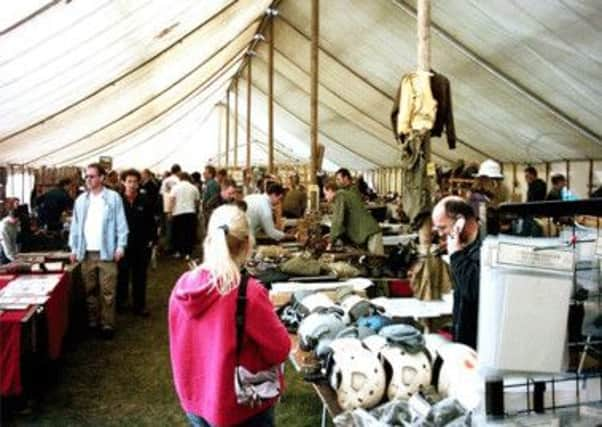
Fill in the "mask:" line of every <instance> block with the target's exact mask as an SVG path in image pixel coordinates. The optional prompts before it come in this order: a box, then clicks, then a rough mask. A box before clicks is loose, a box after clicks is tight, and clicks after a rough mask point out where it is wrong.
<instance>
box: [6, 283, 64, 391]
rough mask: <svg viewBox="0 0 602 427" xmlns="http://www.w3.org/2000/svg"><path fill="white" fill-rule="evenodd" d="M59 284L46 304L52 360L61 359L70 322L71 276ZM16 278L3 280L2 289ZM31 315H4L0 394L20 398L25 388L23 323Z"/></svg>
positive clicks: (16, 312) (49, 354)
mask: <svg viewBox="0 0 602 427" xmlns="http://www.w3.org/2000/svg"><path fill="white" fill-rule="evenodd" d="M55 276H57V280H58V284H57V285H56V287H55V288H54V290H53V291H52V292H51V293H50V298H49V299H48V301H47V302H46V304H45V309H46V318H47V320H48V356H49V357H50V358H51V359H57V358H58V357H59V356H60V355H61V349H62V345H63V338H64V336H65V332H66V331H67V325H68V321H69V276H68V275H67V274H66V273H61V274H58V275H55ZM13 278H14V276H13V277H10V279H9V280H6V278H5V276H0V289H1V288H3V287H4V286H6V284H7V283H8V282H9V281H10V280H12V279H13ZM28 313H29V309H26V310H10V311H5V312H3V313H2V314H0V394H1V395H3V396H8V395H18V394H20V393H21V392H22V391H23V388H22V384H21V359H20V356H21V321H22V320H23V319H24V318H25V316H26V315H27V314H28Z"/></svg>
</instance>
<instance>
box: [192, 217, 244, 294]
mask: <svg viewBox="0 0 602 427" xmlns="http://www.w3.org/2000/svg"><path fill="white" fill-rule="evenodd" d="M203 248H204V259H203V263H202V264H201V265H200V267H199V268H202V269H205V270H207V271H209V273H210V275H211V280H212V282H213V286H214V288H215V289H216V290H217V291H218V292H219V293H220V294H222V295H223V294H227V293H228V292H230V291H231V290H232V289H234V288H235V287H236V286H238V283H239V282H240V268H241V266H242V265H243V264H244V262H245V261H246V259H247V256H248V251H249V248H250V244H249V223H248V221H247V217H246V215H245V213H244V212H243V211H241V210H240V209H239V208H238V207H237V206H234V205H224V206H220V207H219V208H217V209H216V210H214V211H213V213H212V214H211V218H210V219H209V224H208V226H207V237H206V238H205V242H204V243H203Z"/></svg>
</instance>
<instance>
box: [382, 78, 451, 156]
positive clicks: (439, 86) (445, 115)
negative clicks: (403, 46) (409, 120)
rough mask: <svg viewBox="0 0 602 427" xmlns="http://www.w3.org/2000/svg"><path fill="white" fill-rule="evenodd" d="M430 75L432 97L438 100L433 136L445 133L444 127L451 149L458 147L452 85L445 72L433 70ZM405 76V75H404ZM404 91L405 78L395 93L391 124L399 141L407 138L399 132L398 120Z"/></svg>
mask: <svg viewBox="0 0 602 427" xmlns="http://www.w3.org/2000/svg"><path fill="white" fill-rule="evenodd" d="M431 74H432V75H431V77H430V90H431V93H432V97H433V98H434V99H435V101H436V114H435V120H434V123H433V125H432V129H431V136H437V137H439V136H441V134H442V133H443V127H445V131H446V134H447V146H448V147H449V149H450V150H453V149H454V148H456V130H455V127H454V115H453V109H452V99H451V86H450V83H449V80H448V79H447V77H445V76H444V75H443V74H439V73H436V72H434V71H433V72H432V73H431ZM404 77H405V76H404ZM402 92H405V90H404V88H403V78H402V80H401V82H400V84H399V87H398V88H397V92H396V93H395V98H394V100H393V109H392V110H391V125H392V128H393V134H394V135H395V139H396V140H397V141H398V142H400V143H401V142H403V141H404V140H405V136H406V135H405V134H399V133H398V131H397V129H398V120H399V119H400V115H401V114H400V99H401V96H402Z"/></svg>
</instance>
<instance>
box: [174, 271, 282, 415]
mask: <svg viewBox="0 0 602 427" xmlns="http://www.w3.org/2000/svg"><path fill="white" fill-rule="evenodd" d="M237 295H238V287H237V288H235V289H234V290H233V291H231V292H230V293H228V294H226V295H220V294H219V293H218V292H217V291H215V290H213V289H212V287H211V283H210V281H209V274H208V272H207V271H206V270H200V269H197V270H195V271H191V272H187V273H184V274H183V275H182V277H180V279H179V280H178V282H177V283H176V286H175V287H174V289H173V291H172V293H171V297H170V300H169V347H170V354H171V365H172V369H173V376H174V382H175V386H176V392H177V394H178V397H179V398H180V403H181V405H182V408H183V409H184V411H186V412H188V413H193V414H195V415H198V416H201V417H203V418H204V419H205V420H207V421H208V422H209V423H211V424H212V425H215V426H230V425H235V424H239V423H241V422H243V421H244V420H245V419H247V418H249V417H251V416H253V415H255V414H258V413H260V412H262V411H264V410H266V409H267V408H269V407H270V406H272V405H273V404H274V403H275V400H271V401H267V402H265V404H263V405H261V406H259V407H255V408H250V407H246V406H239V405H238V404H237V403H236V396H235V394H234V366H235V364H236V323H235V319H234V317H235V313H236V297H237ZM245 314H246V317H245V333H244V339H243V347H242V351H241V355H240V363H241V364H242V365H243V366H245V367H246V368H247V369H248V370H250V371H251V372H257V371H259V370H263V369H268V368H270V367H272V366H274V365H276V364H279V363H282V362H284V361H285V360H286V358H287V356H288V353H289V351H290V340H289V337H288V333H287V331H286V329H285V328H284V326H283V325H282V323H281V322H280V320H279V319H278V317H277V316H276V314H275V312H274V307H273V306H272V304H271V303H270V301H269V299H268V294H267V291H266V290H265V288H264V287H263V286H262V285H261V284H260V283H259V282H257V281H256V280H254V279H249V282H248V285H247V308H246V313H245Z"/></svg>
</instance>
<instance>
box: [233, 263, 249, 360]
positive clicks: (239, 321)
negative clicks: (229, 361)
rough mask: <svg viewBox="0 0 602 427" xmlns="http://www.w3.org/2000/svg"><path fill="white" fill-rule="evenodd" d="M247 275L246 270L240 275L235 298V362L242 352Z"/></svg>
mask: <svg viewBox="0 0 602 427" xmlns="http://www.w3.org/2000/svg"><path fill="white" fill-rule="evenodd" d="M248 281H249V275H248V274H247V272H246V270H243V271H242V272H241V274H240V284H239V285H238V297H237V298H236V361H237V362H238V358H239V357H240V352H241V350H242V340H243V336H244V332H245V308H246V306H247V282H248Z"/></svg>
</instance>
